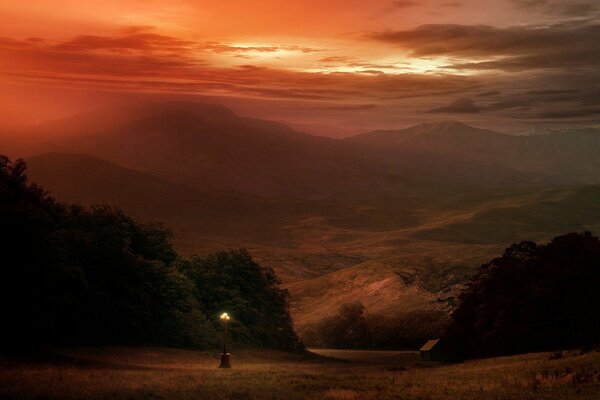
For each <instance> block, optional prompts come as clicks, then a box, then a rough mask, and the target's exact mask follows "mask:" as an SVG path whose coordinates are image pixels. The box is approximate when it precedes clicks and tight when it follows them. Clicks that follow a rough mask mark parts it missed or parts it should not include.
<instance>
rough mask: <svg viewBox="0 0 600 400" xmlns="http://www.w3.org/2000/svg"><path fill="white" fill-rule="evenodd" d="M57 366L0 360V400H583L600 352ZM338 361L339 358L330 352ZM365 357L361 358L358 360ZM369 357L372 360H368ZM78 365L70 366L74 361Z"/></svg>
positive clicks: (78, 355) (162, 355) (257, 357)
mask: <svg viewBox="0 0 600 400" xmlns="http://www.w3.org/2000/svg"><path fill="white" fill-rule="evenodd" d="M67 355H69V356H70V357H71V359H70V360H68V361H66V362H63V363H44V362H37V363H22V362H18V363H17V362H14V361H10V362H7V361H6V360H1V361H2V373H1V374H0V397H1V398H20V399H28V398H31V399H33V398H38V399H39V398H44V399H65V400H69V399H106V398H111V399H167V398H177V399H211V400H221V399H248V400H250V399H256V400H261V399H285V400H296V399H297V400H300V399H315V400H316V399H318V400H323V399H339V400H342V399H373V400H375V399H381V400H386V399H422V400H424V399H429V400H438V399H439V400H442V399H443V400H447V399H452V400H480V399H498V400H500V399H503V400H508V399H510V400H521V399H523V400H525V399H528V400H529V399H557V400H558V399H561V400H570V399H582V400H587V399H589V400H592V399H593V400H596V399H598V396H599V395H600V367H599V366H600V353H597V352H596V353H588V354H584V355H579V354H578V353H576V352H571V353H569V354H567V355H566V356H565V357H563V358H561V359H556V360H550V359H549V358H550V354H549V353H539V354H527V355H522V356H514V357H503V358H495V359H488V360H478V361H470V362H466V363H464V364H457V365H440V366H436V365H425V364H419V363H418V362H417V361H416V359H415V356H413V355H407V356H406V357H395V361H393V363H391V364H390V358H387V359H386V357H385V355H382V359H383V360H384V362H382V363H381V364H370V363H368V364H367V363H347V362H345V363H340V362H335V361H324V360H319V359H314V358H312V359H307V358H302V357H300V356H292V355H287V354H282V353H276V352H242V353H239V354H238V353H235V352H234V355H233V357H234V358H233V366H234V368H233V369H231V370H220V369H218V368H216V366H217V365H218V360H217V357H216V354H209V353H201V352H193V351H183V350H167V349H147V348H137V349H123V348H118V349H81V350H78V351H70V352H67ZM336 355H337V354H336ZM363 359H364V360H368V357H367V358H363ZM371 359H372V358H371ZM74 361H76V362H74Z"/></svg>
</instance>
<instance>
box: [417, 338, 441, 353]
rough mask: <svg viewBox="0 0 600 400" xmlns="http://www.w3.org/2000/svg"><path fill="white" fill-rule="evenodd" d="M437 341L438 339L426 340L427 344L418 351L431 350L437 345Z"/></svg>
mask: <svg viewBox="0 0 600 400" xmlns="http://www.w3.org/2000/svg"><path fill="white" fill-rule="evenodd" d="M439 341H440V339H432V340H428V341H427V343H425V344H424V345H423V347H421V348H420V349H419V351H429V350H431V349H433V348H434V347H435V346H436V345H437V344H438V343H439Z"/></svg>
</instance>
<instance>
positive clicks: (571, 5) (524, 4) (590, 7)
mask: <svg viewBox="0 0 600 400" xmlns="http://www.w3.org/2000/svg"><path fill="white" fill-rule="evenodd" d="M511 2H512V3H513V4H514V5H515V6H516V7H517V8H519V9H529V10H536V11H539V12H542V13H545V14H550V15H557V16H564V17H586V16H589V15H592V14H594V13H596V11H598V8H597V6H596V4H594V2H589V1H588V2H581V1H577V0H575V1H571V0H554V1H550V0H511Z"/></svg>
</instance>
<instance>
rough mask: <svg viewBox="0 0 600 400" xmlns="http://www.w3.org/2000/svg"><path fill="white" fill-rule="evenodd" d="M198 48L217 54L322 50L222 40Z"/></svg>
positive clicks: (200, 45)
mask: <svg viewBox="0 0 600 400" xmlns="http://www.w3.org/2000/svg"><path fill="white" fill-rule="evenodd" d="M196 48H197V49H199V50H203V51H209V52H212V53H217V54H227V53H250V52H259V53H274V52H277V51H291V52H300V53H314V52H318V51H321V50H320V49H315V48H311V47H304V46H236V45H232V44H228V43H221V42H205V43H202V44H199V45H197V46H196Z"/></svg>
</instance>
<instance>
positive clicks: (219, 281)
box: [0, 156, 303, 351]
mask: <svg viewBox="0 0 600 400" xmlns="http://www.w3.org/2000/svg"><path fill="white" fill-rule="evenodd" d="M25 172H26V164H25V162H24V161H22V160H17V161H11V160H10V159H9V158H7V157H4V156H0V221H1V222H2V224H1V227H0V230H1V234H0V235H1V236H0V252H1V253H0V259H1V263H0V273H1V274H2V278H1V279H0V315H2V321H3V323H2V326H3V328H2V329H1V330H0V335H1V336H0V337H1V348H2V349H3V350H8V349H20V348H31V347H35V346H47V345H132V344H135V345H137V344H143V345H164V346H178V347H183V346H185V347H197V348H210V347H215V346H217V345H218V342H219V338H220V326H219V324H220V322H219V319H218V317H219V314H220V313H221V312H223V311H227V312H228V313H229V314H231V315H232V316H233V321H232V322H231V326H230V327H231V329H230V332H231V336H232V340H233V341H235V342H237V343H239V344H240V345H248V346H264V347H271V348H277V349H283V350H297V351H300V350H302V349H303V345H302V344H301V342H300V341H299V340H298V338H297V336H296V334H295V332H294V329H293V325H292V321H291V318H290V314H289V310H288V294H287V291H285V290H282V289H280V288H279V281H278V279H277V277H276V276H275V273H274V272H273V270H272V269H269V268H264V267H261V266H260V265H258V264H257V263H256V262H254V261H253V260H252V258H251V257H250V255H249V254H248V252H246V251H245V250H243V249H242V250H232V251H222V252H218V253H215V254H212V255H208V256H205V257H199V256H195V257H192V258H189V259H185V258H182V257H180V256H178V254H177V253H176V251H175V250H174V249H173V246H172V245H171V233H170V231H169V230H168V229H167V228H165V227H164V226H163V225H161V224H160V223H154V222H149V223H140V222H137V221H135V220H133V219H132V218H130V217H129V216H127V215H126V214H124V213H123V212H122V211H120V210H118V209H116V208H113V207H109V206H95V207H91V208H85V207H82V206H79V205H73V204H65V203H61V202H59V201H57V200H55V199H54V198H53V197H51V196H50V195H49V194H48V193H46V192H45V191H44V190H43V188H41V187H40V186H38V185H36V184H35V183H31V182H29V181H28V179H27V176H26V173H25Z"/></svg>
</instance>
